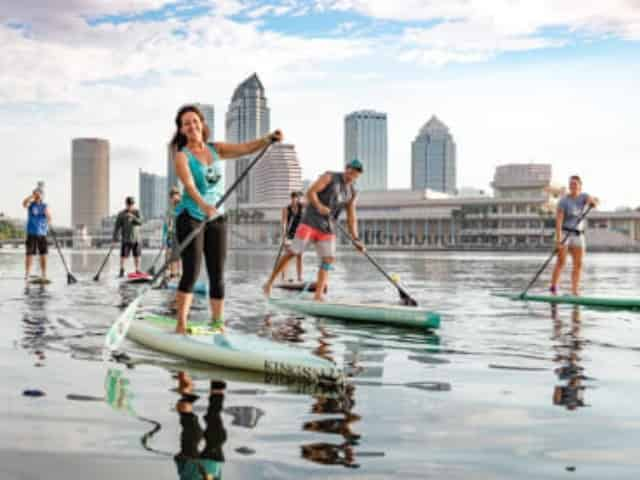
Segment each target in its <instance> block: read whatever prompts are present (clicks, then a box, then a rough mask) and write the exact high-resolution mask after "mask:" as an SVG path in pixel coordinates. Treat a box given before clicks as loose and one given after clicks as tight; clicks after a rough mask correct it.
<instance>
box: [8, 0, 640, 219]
mask: <svg viewBox="0 0 640 480" xmlns="http://www.w3.org/2000/svg"><path fill="white" fill-rule="evenodd" d="M1 1H2V0H0V2H1ZM409 1H410V0H409ZM22 3H24V5H21V4H20V3H16V4H13V3H12V4H11V5H12V6H11V8H10V9H9V10H7V9H6V8H0V11H5V12H6V11H9V12H11V18H13V19H15V22H17V23H20V22H23V23H28V24H30V25H31V27H30V31H29V32H27V33H25V32H24V31H21V30H17V29H15V28H8V27H6V26H2V23H3V21H0V44H1V45H3V48H2V52H1V53H0V71H1V72H3V74H2V75H0V141H1V142H2V144H3V147H4V151H6V152H8V156H9V162H7V165H6V167H5V168H7V169H8V170H7V172H8V175H10V176H12V178H13V177H15V181H12V182H11V185H8V186H7V187H6V188H4V189H0V210H7V211H9V212H10V213H14V214H21V213H22V212H21V210H20V208H19V201H18V202H16V198H18V199H20V198H22V197H23V196H24V195H23V193H24V192H28V191H29V189H31V188H33V184H34V182H35V181H36V180H38V179H40V177H41V176H42V175H45V176H46V177H47V178H45V180H47V181H48V196H49V200H50V202H51V203H52V204H54V205H55V209H56V215H57V216H58V218H60V217H62V218H64V219H65V220H66V221H68V220H69V215H68V212H69V211H70V206H69V201H70V198H69V197H70V195H69V192H68V185H69V179H68V175H69V171H68V169H69V165H70V142H71V138H73V137H82V136H99V137H104V138H108V139H109V140H110V141H111V145H112V157H113V160H114V163H113V171H112V183H111V198H112V208H113V209H114V210H115V209H116V208H119V207H120V205H121V203H122V198H123V197H124V196H125V195H127V194H134V195H136V192H137V171H138V168H144V169H147V170H150V171H154V172H158V173H163V172H164V169H165V165H166V150H165V142H166V141H167V140H168V139H169V137H170V135H171V133H172V128H173V125H172V124H173V116H174V114H175V110H176V108H177V106H179V105H181V104H183V103H186V102H191V101H202V102H207V103H214V104H215V107H216V112H217V113H216V121H217V124H216V138H218V139H220V138H223V136H224V127H223V125H224V121H223V116H224V111H225V109H226V107H227V104H228V101H229V99H230V96H231V94H232V92H233V89H234V88H235V86H236V85H237V83H238V82H239V81H241V80H242V79H244V78H246V77H247V76H248V75H250V74H251V73H253V72H254V71H257V72H258V73H259V75H260V77H261V79H262V80H263V83H264V84H265V87H266V88H267V96H268V98H269V102H270V107H271V108H272V125H273V126H274V127H276V126H278V127H282V128H283V129H284V131H285V135H286V136H287V139H288V140H289V141H291V142H293V143H295V144H296V148H297V150H298V152H299V155H300V159H301V161H302V164H303V171H304V175H305V176H307V177H311V176H315V175H317V174H318V173H320V172H321V171H324V170H326V169H327V168H338V167H339V165H340V164H341V160H342V123H343V116H344V114H346V113H348V112H349V111H352V110H356V109H361V108H374V109H377V110H382V111H386V112H388V114H389V134H390V139H389V140H390V141H389V144H390V161H391V163H392V168H390V171H391V172H392V173H391V178H390V180H391V185H392V186H394V187H401V186H406V185H408V182H409V155H410V154H409V151H410V142H411V140H412V139H413V137H414V136H415V134H416V132H417V130H418V129H419V128H420V126H421V125H422V124H423V123H424V122H425V121H426V120H427V119H428V118H429V117H430V116H431V115H432V114H438V116H439V117H441V118H442V119H443V120H444V121H445V123H447V124H448V125H449V126H450V127H451V129H452V132H453V134H454V135H455V137H456V140H457V142H458V146H459V151H460V166H459V171H460V182H459V183H460V184H464V185H476V186H478V187H486V185H487V183H488V181H489V180H490V177H491V175H492V173H493V167H494V166H495V165H496V164H497V163H503V162H508V161H509V162H510V161H528V160H532V159H533V160H536V161H549V162H553V163H554V165H555V167H554V168H555V169H556V173H557V174H558V176H559V177H560V178H563V175H564V174H565V173H569V172H572V171H585V172H586V174H587V175H586V176H587V177H588V178H590V179H592V180H590V182H591V181H593V182H594V183H593V184H591V183H590V188H589V189H590V190H593V191H595V192H596V193H597V194H599V195H600V196H602V197H603V198H604V200H605V201H606V202H607V203H608V200H609V199H613V200H611V202H612V203H611V204H610V205H612V206H615V205H617V204H622V203H630V204H631V205H634V206H635V205H636V204H640V197H634V196H633V194H632V195H631V196H629V194H628V193H625V192H634V191H635V186H634V185H633V184H632V183H633V182H632V179H633V176H627V178H628V179H629V180H627V178H622V179H618V178H617V175H616V173H615V171H616V169H624V168H625V165H626V164H627V163H629V162H631V161H632V160H634V159H637V158H638V155H640V144H639V143H638V140H635V138H636V137H637V135H636V134H635V131H634V130H633V126H634V125H635V123H636V121H635V119H636V117H637V112H638V111H640V104H638V102H639V101H640V100H639V99H640V91H639V90H638V89H639V88H640V87H638V85H637V82H634V81H633V78H637V77H638V76H640V71H638V70H639V69H638V65H637V62H636V64H635V65H626V66H624V67H622V66H621V65H619V64H617V63H616V62H609V63H606V62H605V63H603V60H602V59H600V60H593V59H591V58H590V57H589V54H588V51H586V52H585V55H586V56H585V57H584V58H583V59H582V60H580V61H579V62H574V63H573V64H567V65H557V64H546V63H545V64H541V65H539V66H531V68H529V67H527V66H526V65H525V67H527V68H526V69H525V70H522V71H519V72H515V73H514V72H509V71H507V72H505V71H499V70H498V69H497V67H495V66H492V65H487V66H484V67H482V70H480V69H478V70H477V71H476V70H474V69H475V68H476V67H475V66H468V67H464V68H465V69H468V70H464V71H463V73H461V74H460V76H454V77H452V76H451V75H450V74H448V73H447V72H448V71H447V69H441V70H426V69H422V68H420V67H419V66H416V65H415V64H416V63H426V64H429V65H441V66H444V65H447V64H450V63H477V62H483V61H486V60H487V59H490V58H492V57H493V56H495V55H498V54H499V53H500V52H504V51H511V52H518V51H523V50H531V49H538V48H547V47H550V46H556V45H557V42H558V40H557V39H554V38H549V37H548V36H546V35H545V32H544V31H543V30H542V29H541V25H544V26H552V25H556V24H558V25H560V24H562V25H565V26H566V27H567V28H574V29H577V28H581V29H584V28H586V27H584V25H587V24H588V25H589V27H588V28H589V31H590V32H607V31H612V28H613V27H612V26H611V25H615V28H616V29H618V30H617V31H619V32H627V33H625V34H624V35H627V36H628V33H629V32H632V31H635V30H634V28H635V27H634V26H633V24H632V22H630V21H626V23H624V25H623V23H621V22H622V21H623V20H624V19H622V17H620V15H621V12H622V9H623V8H626V7H627V6H628V5H626V4H624V3H623V2H615V1H614V2H612V3H611V4H610V5H612V7H611V9H610V10H607V12H604V13H603V15H605V13H606V15H608V16H609V17H608V18H609V19H610V21H609V22H608V23H607V22H604V23H603V21H602V18H599V19H595V20H590V21H589V22H587V20H586V19H587V18H588V17H589V15H586V16H585V13H584V10H585V9H586V10H588V11H589V12H591V14H592V15H595V17H597V15H596V14H595V13H593V12H596V10H595V7H593V6H591V5H586V3H585V6H584V9H583V11H582V13H580V12H573V10H571V9H568V10H567V11H566V12H565V11H564V10H565V9H560V7H554V8H555V10H554V12H555V13H554V14H553V15H548V14H545V8H548V7H549V5H551V4H550V3H549V2H546V0H540V4H543V7H535V6H534V7H527V8H529V10H528V13H527V15H528V16H527V15H522V14H520V13H518V12H515V13H514V12H512V13H511V15H512V17H511V18H512V20H509V18H510V17H509V15H507V14H508V13H509V11H508V9H507V8H506V7H505V2H501V1H493V0H486V1H485V2H483V3H482V4H483V5H486V10H483V11H482V12H480V13H477V12H476V11H475V10H473V8H472V7H473V5H478V3H477V2H458V1H455V0H452V1H450V2H438V3H434V2H424V1H423V2H416V4H415V5H414V6H417V7H420V6H424V5H432V6H433V8H434V11H437V12H439V13H438V15H439V17H446V18H449V20H447V21H443V22H440V23H437V24H435V25H434V26H432V27H430V28H426V27H425V28H417V27H415V24H414V26H412V27H410V28H406V29H405V30H404V31H403V33H402V34H401V35H395V36H393V35H386V36H384V37H377V38H374V37H371V36H370V37H362V36H359V37H358V39H345V38H301V37H297V36H292V35H285V34H282V33H277V32H272V31H269V30H268V22H266V23H265V22H264V21H263V20H261V22H263V23H261V24H260V26H259V28H258V25H256V24H252V23H249V24H246V23H245V24H241V23H238V22H235V21H233V20H231V19H230V18H229V17H228V16H225V15H223V14H222V13H221V12H223V11H225V12H238V11H243V12H246V10H242V9H246V7H247V5H248V4H245V3H239V2H235V1H221V0H217V1H212V2H209V4H211V5H215V7H216V10H215V11H214V12H213V13H212V14H207V15H204V16H201V17H198V18H194V19H191V20H179V19H177V18H168V19H164V20H162V21H157V22H133V23H124V24H120V25H113V24H108V23H106V24H101V25H99V26H97V27H90V26H89V25H87V23H86V22H85V21H84V20H83V19H82V15H94V14H95V13H96V12H98V13H104V12H103V11H102V10H100V8H101V7H96V5H97V4H98V3H99V4H100V6H102V5H104V4H106V3H107V2H104V3H103V2H98V1H97V0H94V1H88V2H79V1H78V2H75V3H74V2H64V5H63V4H62V3H58V4H53V3H52V2H49V3H48V5H50V8H55V6H56V5H57V6H59V7H60V8H61V11H64V12H66V13H65V15H64V16H66V18H65V19H62V16H60V18H57V17H56V19H54V20H55V21H54V20H52V21H53V23H50V22H49V21H47V20H45V17H46V15H45V14H44V13H43V12H42V11H36V10H37V9H36V8H35V6H34V5H35V1H27V2H22ZM152 3H153V5H154V7H153V8H158V5H160V6H161V5H162V4H164V3H166V2H161V1H158V2H152V1H151V0H149V1H148V2H144V1H143V0H140V1H124V0H117V1H115V2H113V3H112V4H110V5H111V6H110V7H109V9H110V11H114V12H115V11H123V10H118V8H120V9H125V8H127V9H128V10H126V11H127V12H130V13H135V12H139V11H141V10H140V9H144V8H149V5H151V4H152ZM203 3H204V2H203ZM325 3H326V4H325V5H321V8H333V9H335V8H349V9H353V8H358V9H360V11H362V12H365V7H366V8H367V9H368V10H367V11H369V14H371V15H372V16H375V17H376V18H402V15H405V16H407V17H408V16H409V13H410V12H408V11H404V10H400V9H399V7H398V4H402V5H403V6H404V8H406V7H407V5H410V4H408V3H405V2H390V1H389V2H381V3H376V2H365V1H360V2H355V1H351V2H347V1H343V2H342V3H341V4H338V3H336V2H331V4H330V3H329V2H325ZM507 3H514V2H507ZM554 3H562V4H563V5H566V4H569V3H571V2H554ZM418 4H419V5H418ZM515 4H517V5H520V6H523V5H525V3H524V2H515ZM86 5H90V6H91V9H90V8H88V7H87V6H86ZM145 5H146V6H145ZM385 5H386V6H385ZM276 6H278V7H282V8H285V7H286V8H294V10H293V11H292V12H294V13H291V14H290V15H293V14H297V13H298V12H300V11H301V10H299V9H301V8H309V7H310V4H309V5H307V6H306V7H305V6H303V5H302V4H300V3H295V2H284V3H280V4H277V5H276ZM63 7H64V8H63ZM501 8H502V10H501ZM540 8H542V10H540ZM34 9H35V10H34ZM92 9H93V10H92ZM536 9H537V10H536ZM560 10H562V11H560ZM625 11H627V10H625ZM403 12H404V13H403ZM469 12H470V13H469ZM500 12H503V13H504V14H505V16H504V17H502V16H500V15H498V13H500ZM616 12H617V13H616ZM547 13H548V12H547ZM628 13H629V15H630V16H629V18H632V16H631V14H632V13H633V12H632V10H628ZM428 14H433V13H429V12H427V10H424V9H423V10H416V13H415V15H416V17H420V18H431V17H428ZM516 14H517V15H516ZM492 15H493V17H492ZM54 16H55V15H54ZM494 17H495V18H494ZM498 17H499V18H498ZM595 17H594V18H595ZM614 17H615V18H618V17H620V18H619V21H618V22H617V23H616V21H614V20H613V19H614ZM3 18H4V19H6V18H8V15H7V14H6V13H5V14H4V17H3ZM40 18H42V21H41V20H39V19H40ZM572 18H573V20H571V19H572ZM589 18H591V17H589ZM541 19H542V20H541ZM554 19H555V20H554ZM562 19H564V20H563V21H564V23H562V22H560V20H562ZM63 20H64V21H63ZM569 20H571V21H569ZM596 20H597V21H596ZM291 21H303V19H300V18H299V17H292V20H291ZM56 22H58V23H56ZM65 22H66V23H65ZM553 22H556V23H553ZM558 22H559V23H558ZM360 24H361V22H360V20H359V21H358V26H360ZM598 24H600V25H605V27H602V28H601V30H597V28H596V25H598ZM580 25H583V26H582V27H581V26H580ZM606 25H609V26H608V27H606ZM175 29H179V30H180V32H181V34H180V35H178V36H176V35H174V34H173V33H172V32H173V30H175ZM620 35H622V33H620ZM595 38H597V37H595ZM504 68H507V70H508V67H504ZM519 68H521V69H522V68H524V67H523V66H519ZM633 73H635V74H636V75H635V77H634V75H633ZM626 77H629V78H626ZM603 159H606V161H607V171H606V172H604V173H603V172H600V170H599V169H600V168H601V162H602V161H603ZM29 172H32V173H31V174H29ZM618 182H623V183H618ZM609 185H615V187H610V186H609ZM591 186H593V188H591Z"/></svg>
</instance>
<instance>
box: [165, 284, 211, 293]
mask: <svg viewBox="0 0 640 480" xmlns="http://www.w3.org/2000/svg"><path fill="white" fill-rule="evenodd" d="M167 288H168V289H169V290H178V282H175V281H172V282H169V283H168V284H167ZM193 293H197V294H198V295H208V294H209V287H208V286H207V284H206V283H205V282H196V284H195V285H194V286H193Z"/></svg>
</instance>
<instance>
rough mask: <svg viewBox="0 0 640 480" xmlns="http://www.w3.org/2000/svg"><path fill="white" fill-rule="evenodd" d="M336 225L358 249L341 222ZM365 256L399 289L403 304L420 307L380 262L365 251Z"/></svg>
mask: <svg viewBox="0 0 640 480" xmlns="http://www.w3.org/2000/svg"><path fill="white" fill-rule="evenodd" d="M335 224H336V225H337V226H338V229H339V230H340V232H341V233H342V234H343V235H344V236H345V237H347V238H348V239H349V240H350V241H351V244H352V245H353V246H354V247H356V248H357V244H356V241H355V240H354V239H353V237H351V235H349V232H347V231H346V230H345V228H344V227H343V226H342V225H340V222H338V220H337V219H336V222H335ZM362 253H363V254H364V256H365V257H367V260H369V261H370V262H371V263H372V264H373V266H374V267H376V268H377V269H378V271H379V272H380V273H381V274H382V275H384V277H385V278H386V279H387V280H389V281H390V282H391V283H392V284H393V286H394V287H396V288H397V289H398V293H399V294H400V298H401V299H402V303H403V305H407V306H409V307H417V306H418V302H416V301H415V300H414V299H413V298H412V297H411V295H409V294H408V293H407V291H406V290H405V289H404V288H403V287H402V285H400V284H398V282H397V280H394V279H393V277H391V275H389V274H388V273H387V272H386V271H385V270H384V269H383V268H382V267H381V266H380V264H379V263H378V262H376V261H375V260H374V259H373V258H372V257H371V255H369V253H367V251H366V250H365V251H364V252H362Z"/></svg>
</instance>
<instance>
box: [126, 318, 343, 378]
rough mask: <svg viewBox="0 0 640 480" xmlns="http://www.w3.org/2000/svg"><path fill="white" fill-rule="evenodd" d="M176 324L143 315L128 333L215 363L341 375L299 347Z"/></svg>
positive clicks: (298, 374)
mask: <svg viewBox="0 0 640 480" xmlns="http://www.w3.org/2000/svg"><path fill="white" fill-rule="evenodd" d="M175 326H176V320H175V319H173V318H169V317H164V316H160V315H152V314H142V316H140V317H138V318H137V319H135V320H133V321H132V322H131V326H130V327H129V331H128V332H127V336H128V337H129V338H130V339H131V340H133V341H135V342H137V343H139V344H141V345H144V346H145V347H148V348H151V349H153V350H156V351H159V352H163V353H168V354H171V355H174V356H176V357H180V358H185V359H189V360H194V361H198V362H203V363H209V364H212V365H219V366H223V367H228V368H235V369H240V370H248V371H254V372H264V373H265V374H267V375H270V376H282V377H295V378H299V379H304V380H307V381H319V380H323V379H333V380H337V379H341V378H342V373H341V371H340V369H338V368H337V367H336V365H335V364H334V363H332V362H330V361H329V360H326V359H324V358H320V357H317V356H315V355H313V354H312V353H311V352H308V351H306V350H303V349H300V348H296V347H293V346H290V345H286V344H281V343H276V342H274V341H271V340H266V339H263V338H259V337H256V336H253V335H245V334H240V333H233V332H228V331H227V332H225V333H220V332H217V331H213V330H211V329H210V328H208V327H207V326H204V325H198V324H190V325H189V326H188V328H189V332H190V333H189V334H187V335H180V334H177V333H175Z"/></svg>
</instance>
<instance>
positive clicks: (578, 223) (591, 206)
mask: <svg viewBox="0 0 640 480" xmlns="http://www.w3.org/2000/svg"><path fill="white" fill-rule="evenodd" d="M592 208H593V205H589V207H588V208H587V209H586V210H585V211H584V213H583V214H582V215H580V216H579V217H578V221H577V222H576V225H580V222H582V220H584V219H585V218H586V217H587V215H589V212H590V211H591V209H592ZM571 233H572V232H566V233H565V235H564V238H563V239H562V241H561V242H560V245H564V244H565V243H567V240H569V235H571ZM557 254H558V249H557V248H554V249H553V252H551V256H550V257H549V258H547V261H546V262H544V264H543V265H542V267H540V270H538V272H537V273H536V274H535V275H534V277H533V279H532V280H531V281H530V282H529V285H527V288H525V289H524V291H523V292H522V293H521V294H520V295H519V298H520V299H523V298H524V297H525V295H526V294H527V292H528V291H529V289H530V288H531V287H532V286H533V284H534V283H536V281H537V280H538V278H539V277H540V275H542V272H544V270H545V269H546V268H547V266H548V265H549V263H551V260H553V257H555V256H556V255H557Z"/></svg>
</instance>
